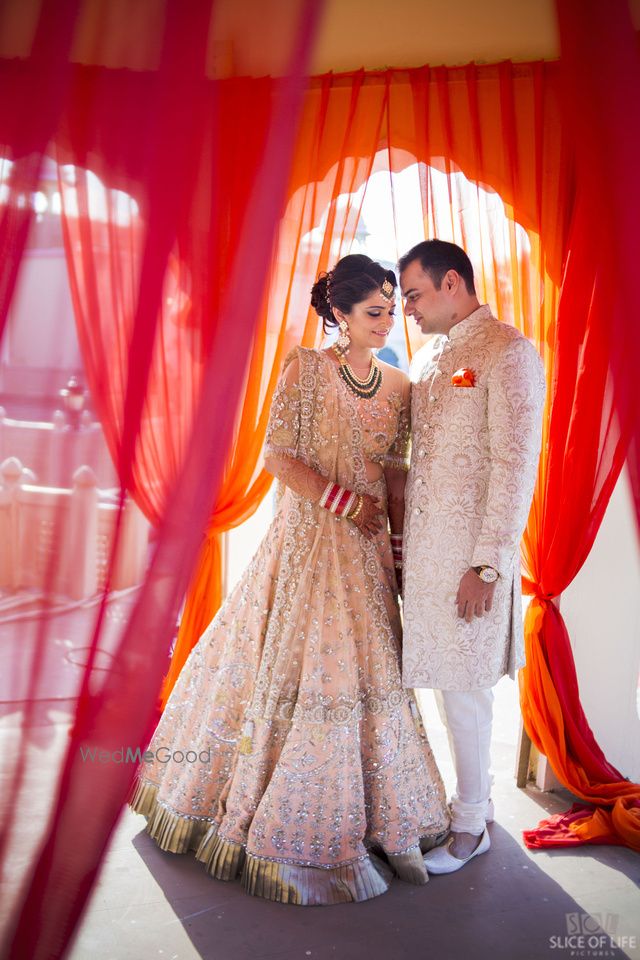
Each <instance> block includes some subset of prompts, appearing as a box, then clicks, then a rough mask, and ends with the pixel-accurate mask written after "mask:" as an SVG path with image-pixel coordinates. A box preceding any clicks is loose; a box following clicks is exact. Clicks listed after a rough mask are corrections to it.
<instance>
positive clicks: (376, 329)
mask: <svg viewBox="0 0 640 960" xmlns="http://www.w3.org/2000/svg"><path fill="white" fill-rule="evenodd" d="M395 309H396V301H395V298H394V299H393V300H387V299H386V298H385V297H383V296H382V294H381V293H380V291H379V290H376V291H374V292H373V293H371V294H370V295H369V296H368V297H367V298H366V299H365V300H361V301H360V303H356V304H354V305H353V307H352V308H351V311H350V312H349V313H342V311H340V310H334V313H335V314H336V316H337V318H338V320H343V319H344V320H346V322H347V325H348V327H349V336H350V338H351V343H352V345H353V346H354V347H356V348H360V349H363V348H365V347H368V348H370V349H371V350H379V349H380V347H384V345H385V343H386V342H387V337H388V336H389V334H390V332H391V328H392V327H393V324H394V318H395Z"/></svg>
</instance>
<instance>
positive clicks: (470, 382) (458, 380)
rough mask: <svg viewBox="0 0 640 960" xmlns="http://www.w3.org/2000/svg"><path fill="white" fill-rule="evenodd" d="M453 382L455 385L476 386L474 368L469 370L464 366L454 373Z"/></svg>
mask: <svg viewBox="0 0 640 960" xmlns="http://www.w3.org/2000/svg"><path fill="white" fill-rule="evenodd" d="M451 383H452V384H453V386H454V387H475V385H476V375H475V373H474V372H473V370H467V368H466V367H462V368H461V369H460V370H456V372H455V373H454V374H453V376H452V377H451Z"/></svg>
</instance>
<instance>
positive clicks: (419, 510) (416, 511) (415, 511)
mask: <svg viewBox="0 0 640 960" xmlns="http://www.w3.org/2000/svg"><path fill="white" fill-rule="evenodd" d="M413 512H414V513H422V510H421V509H420V507H416V508H415V510H414V511H413Z"/></svg>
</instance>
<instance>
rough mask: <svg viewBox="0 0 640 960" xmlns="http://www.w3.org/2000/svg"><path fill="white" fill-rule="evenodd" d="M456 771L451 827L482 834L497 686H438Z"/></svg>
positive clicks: (488, 782)
mask: <svg viewBox="0 0 640 960" xmlns="http://www.w3.org/2000/svg"><path fill="white" fill-rule="evenodd" d="M434 694H435V698H436V703H437V705H438V710H439V711H440V716H441V717H442V722H443V723H444V725H445V726H446V728H447V734H448V736H449V747H450V749H451V756H452V758H453V763H454V767H455V771H456V781H457V782H456V792H455V793H454V795H453V797H452V798H451V829H452V830H453V831H455V832H457V833H471V834H473V835H474V836H480V834H481V833H482V832H483V831H484V828H485V824H486V821H485V816H486V813H487V807H488V802H489V798H490V797H491V785H492V783H493V776H492V773H491V722H492V719H493V689H492V688H491V687H490V688H489V689H486V690H464V691H462V690H434Z"/></svg>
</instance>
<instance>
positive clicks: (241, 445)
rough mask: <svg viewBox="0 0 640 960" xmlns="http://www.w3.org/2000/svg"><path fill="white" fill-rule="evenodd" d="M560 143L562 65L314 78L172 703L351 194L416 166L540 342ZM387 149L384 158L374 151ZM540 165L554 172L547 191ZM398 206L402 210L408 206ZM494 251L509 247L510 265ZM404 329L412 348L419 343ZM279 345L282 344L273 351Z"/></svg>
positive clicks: (246, 508)
mask: <svg viewBox="0 0 640 960" xmlns="http://www.w3.org/2000/svg"><path fill="white" fill-rule="evenodd" d="M505 144H506V149H505ZM560 144H561V136H560V126H559V114H558V105H557V90H556V70H555V66H554V65H547V64H542V63H536V64H529V65H520V66H514V65H513V64H511V63H505V64H502V65H500V66H499V67H477V66H475V65H469V66H468V67H466V68H460V69H457V68H456V69H444V68H440V69H437V70H430V69H429V68H428V67H425V68H421V69H417V70H389V71H386V72H384V73H366V72H364V71H357V72H356V73H350V74H343V75H333V74H328V75H326V76H322V77H317V78H315V79H314V81H313V83H312V86H311V89H310V90H309V91H308V93H307V95H306V98H305V106H304V110H303V118H302V123H301V127H300V132H299V135H298V139H297V147H296V153H295V157H294V163H293V169H292V174H291V178H290V185H289V195H290V202H289V206H288V209H287V213H286V215H285V218H284V220H283V223H282V225H281V229H280V236H279V240H278V245H277V249H276V254H275V255H274V270H273V281H272V284H271V288H270V291H269V295H268V297H267V302H266V305H265V307H264V309H263V313H262V319H261V327H260V331H261V333H260V336H259V337H258V338H257V341H256V347H255V348H254V357H253V365H252V373H251V375H250V378H249V382H248V385H247V388H246V391H245V397H246V398H247V399H246V400H245V403H247V405H248V406H247V410H246V411H245V410H243V418H242V419H241V420H240V421H239V424H238V429H237V431H236V441H235V446H236V451H238V454H237V455H236V454H234V459H235V462H236V464H239V465H240V469H241V471H242V476H243V478H244V479H242V480H241V479H240V475H239V473H238V470H237V468H234V467H233V465H231V466H230V468H229V471H228V474H227V482H226V484H225V489H224V490H223V492H222V493H221V496H220V498H219V502H218V505H217V507H216V511H215V513H214V516H213V518H212V522H211V524H210V527H209V530H208V532H207V535H206V537H205V539H204V542H203V545H202V547H201V552H200V556H199V560H198V564H197V567H196V571H195V574H194V576H193V578H192V582H191V587H190V590H189V593H188V596H187V601H186V605H185V610H184V614H183V617H182V622H181V625H180V630H179V634H178V641H177V643H176V647H175V650H174V653H173V658H172V661H171V665H170V670H169V673H168V675H167V677H166V679H165V684H164V688H163V694H162V699H163V703H166V700H167V698H168V696H169V693H170V692H171V689H172V687H173V684H174V682H175V680H176V678H177V676H178V674H179V672H180V669H181V668H182V666H183V664H184V662H185V660H186V658H187V656H188V654H189V651H190V650H191V648H192V647H193V646H194V644H195V643H196V642H197V640H198V638H199V636H200V635H201V633H202V631H203V630H204V628H205V627H206V625H207V624H208V622H209V621H210V619H211V618H212V616H213V615H214V614H215V612H216V610H217V608H218V606H219V605H220V602H221V599H222V596H221V579H220V564H221V553H220V545H219V539H218V537H219V534H220V533H221V532H222V531H223V530H226V529H229V528H230V527H232V526H235V525H237V524H238V523H240V522H242V520H244V519H245V518H246V517H247V516H249V515H250V514H251V512H253V510H254V509H255V508H256V507H257V505H258V503H259V501H260V499H261V497H262V496H263V495H264V492H265V491H266V488H267V484H268V482H269V481H268V479H266V478H265V477H264V473H260V472H259V451H260V447H261V445H262V442H263V439H264V431H265V428H266V418H267V413H268V406H269V401H270V397H271V393H272V391H273V388H274V386H275V382H276V378H277V374H278V370H279V367H280V363H281V360H282V358H283V356H284V353H285V352H286V349H287V348H288V347H289V346H290V345H292V344H293V343H296V342H299V343H303V344H305V345H312V344H315V343H317V342H318V338H319V326H318V323H317V320H316V318H315V317H314V316H313V314H312V312H311V311H310V310H309V306H308V294H309V290H310V288H311V285H312V283H313V281H314V279H315V278H316V276H317V274H318V272H319V271H321V270H324V269H327V267H328V266H329V265H330V264H331V263H333V262H335V260H337V259H338V258H339V257H340V256H342V255H344V254H345V253H347V252H348V250H349V245H350V243H351V241H352V239H353V236H354V233H355V229H356V226H357V220H358V216H357V211H354V210H352V209H351V201H350V200H348V199H347V202H346V204H339V203H338V202H337V201H338V197H339V196H341V195H342V196H343V197H347V198H348V197H349V195H350V194H353V193H355V192H356V191H357V190H359V188H360V187H362V186H363V185H366V182H367V179H368V177H369V176H370V175H371V173H372V171H373V170H374V169H382V168H384V167H385V166H386V169H388V170H389V171H390V172H399V171H401V170H403V169H404V168H406V167H407V166H410V165H411V164H414V163H416V162H418V163H419V164H420V169H421V173H422V176H421V200H422V203H423V208H424V225H425V236H430V235H433V234H434V231H435V230H437V231H438V235H440V236H441V235H442V234H443V230H444V232H446V231H447V227H448V226H449V227H450V230H451V235H452V238H455V239H456V240H458V241H459V242H462V243H463V244H465V245H467V246H468V245H469V244H471V245H475V246H476V247H477V250H476V251H475V255H474V260H475V263H476V266H477V267H478V269H479V271H480V276H481V278H482V285H483V292H484V293H486V296H487V299H488V300H490V301H491V302H492V303H494V304H495V305H496V307H497V309H498V312H499V315H501V316H502V317H503V318H505V319H509V318H513V319H514V321H515V322H516V323H517V325H518V326H520V327H521V328H522V329H523V330H524V332H525V333H526V334H527V335H528V336H531V337H532V338H534V339H535V341H536V343H537V344H538V346H539V347H540V348H541V349H544V346H545V344H550V343H551V341H552V330H553V323H554V317H555V307H556V292H557V285H558V282H559V276H560V272H561V251H562V246H561V238H562V235H563V231H564V222H563V210H564V203H565V190H566V189H567V182H566V178H565V174H564V168H563V166H562V163H561V162H560V161H561V157H560V150H561V147H560ZM543 145H544V146H543ZM379 151H384V155H386V157H385V156H383V158H382V159H381V158H380V157H379V156H377V155H378V154H379ZM454 157H455V165H454V163H453V160H452V158H454ZM543 165H545V166H546V167H548V168H551V169H553V171H554V175H553V177H549V179H548V181H547V180H546V179H545V182H544V189H543V172H542V170H543ZM457 170H461V171H462V172H463V173H464V174H465V175H466V177H468V178H469V179H470V180H474V181H476V183H478V184H487V185H489V186H490V189H493V190H497V191H498V192H499V194H500V196H501V197H502V199H503V200H504V201H505V202H506V204H507V205H508V208H507V212H508V213H509V214H511V219H510V220H508V222H509V224H510V225H509V227H508V230H509V236H508V238H507V240H506V242H505V238H504V237H498V235H497V232H496V231H494V230H493V229H492V223H491V216H490V214H489V211H488V210H487V208H486V200H485V198H484V196H481V194H480V192H479V191H478V189H477V187H476V196H475V198H470V197H469V196H468V194H467V193H464V195H463V187H462V186H461V181H459V180H457V179H456V177H455V172H456V171H457ZM436 171H437V172H439V173H440V174H441V175H442V176H443V177H444V178H445V180H446V183H447V189H448V191H449V203H450V206H449V209H448V210H447V211H446V213H445V218H446V219H448V223H447V224H444V225H443V223H442V213H441V211H442V207H441V206H440V205H439V203H436V202H434V196H435V191H434V187H433V179H434V177H435V176H436ZM464 189H466V188H464ZM416 200H417V202H420V200H418V198H416ZM470 202H471V205H469V204H470ZM396 213H397V216H402V211H396ZM515 220H518V221H519V222H520V223H522V224H523V225H524V227H525V229H526V230H527V240H528V246H529V248H530V249H529V250H528V251H525V250H523V249H521V247H520V246H519V245H521V243H522V236H523V234H522V233H519V234H518V233H517V232H516V228H515V224H514V221H515ZM314 228H316V229H321V230H322V239H321V240H320V241H319V242H316V244H314V243H313V242H312V241H309V240H307V241H306V242H305V240H304V239H303V238H305V237H308V235H309V234H310V233H311V231H312V230H313V229H314ZM542 238H543V239H542ZM498 248H499V250H500V251H502V252H503V258H502V260H501V261H500V262H499V259H500V258H499V256H498ZM504 251H507V255H506V257H505V256H504ZM401 252H403V251H399V253H401ZM539 277H542V280H541V281H540V282H538V278H539ZM408 336H409V341H410V342H409V348H410V351H411V348H412V346H416V345H417V342H418V341H417V339H416V338H415V337H413V336H411V335H408ZM270 341H271V343H275V344H276V346H275V348H272V350H271V352H270V353H269V352H265V350H264V348H265V345H268V344H269V342H270ZM258 381H259V383H260V388H258V387H257V383H258ZM250 396H251V397H252V399H251V400H249V399H248V398H249V397H250ZM247 429H249V430H250V444H251V447H250V451H249V452H248V453H247V451H246V441H245V439H244V438H245V437H246V431H247ZM247 483H248V484H249V486H247Z"/></svg>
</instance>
